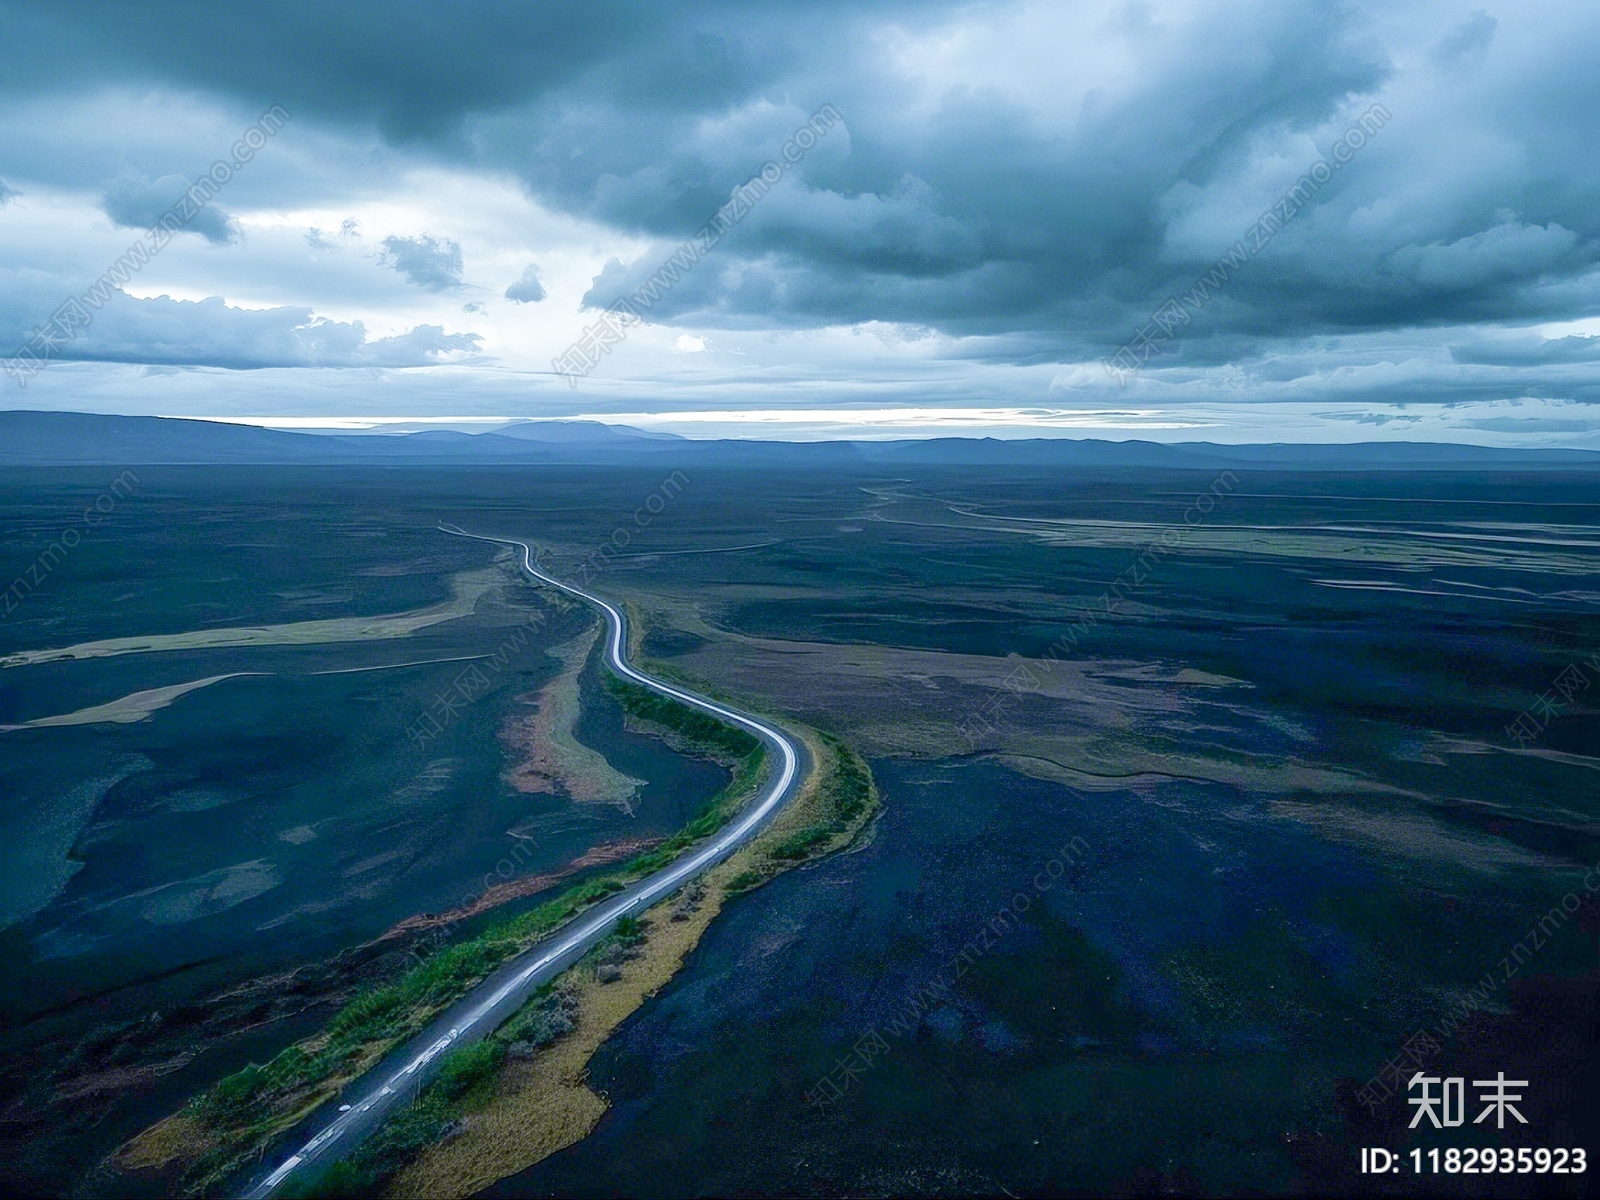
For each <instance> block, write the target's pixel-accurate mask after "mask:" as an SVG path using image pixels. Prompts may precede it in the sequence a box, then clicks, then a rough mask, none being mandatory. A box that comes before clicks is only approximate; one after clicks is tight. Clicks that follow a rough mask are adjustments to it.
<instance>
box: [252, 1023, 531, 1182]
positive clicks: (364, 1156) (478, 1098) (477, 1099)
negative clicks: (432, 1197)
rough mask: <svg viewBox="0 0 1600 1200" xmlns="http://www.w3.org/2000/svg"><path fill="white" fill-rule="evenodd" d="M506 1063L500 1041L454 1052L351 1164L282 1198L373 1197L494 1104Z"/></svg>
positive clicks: (337, 1165)
mask: <svg viewBox="0 0 1600 1200" xmlns="http://www.w3.org/2000/svg"><path fill="white" fill-rule="evenodd" d="M505 1057H506V1047H505V1044H504V1043H503V1042H501V1041H499V1040H498V1039H496V1038H487V1039H485V1040H484V1041H481V1042H474V1043H472V1044H471V1045H470V1046H462V1047H461V1048H459V1049H457V1050H453V1051H451V1052H450V1053H449V1054H448V1055H446V1056H445V1058H444V1059H443V1060H442V1061H441V1063H440V1066H439V1074H438V1075H437V1076H436V1077H435V1078H434V1080H433V1082H432V1083H430V1084H429V1085H428V1086H427V1087H426V1088H424V1089H423V1090H422V1094H421V1095H420V1096H418V1097H417V1102H416V1103H415V1104H413V1105H411V1106H410V1107H408V1108H405V1109H402V1110H401V1111H400V1112H398V1113H396V1114H395V1115H394V1116H393V1117H391V1118H390V1119H389V1120H387V1121H385V1122H384V1123H383V1125H382V1127H381V1128H379V1129H378V1130H377V1132H376V1133H374V1134H373V1135H372V1136H371V1137H370V1138H368V1139H367V1140H366V1141H365V1142H364V1143H362V1145H361V1146H360V1147H359V1148H357V1150H356V1151H355V1153H353V1154H352V1155H351V1156H350V1157H349V1158H347V1159H341V1160H339V1161H337V1162H332V1163H330V1164H328V1166H327V1167H326V1168H324V1169H323V1170H321V1171H319V1172H316V1173H314V1174H312V1175H309V1176H307V1177H306V1178H305V1179H303V1180H301V1181H300V1183H299V1186H298V1188H296V1189H293V1190H291V1189H287V1188H286V1189H285V1190H284V1191H283V1192H281V1193H280V1195H283V1196H297V1197H319V1198H322V1200H331V1198H333V1197H346V1196H351V1197H354V1196H371V1195H374V1194H375V1193H377V1192H378V1191H379V1190H380V1189H381V1187H382V1185H383V1183H384V1181H385V1180H387V1179H389V1178H390V1177H391V1176H392V1175H394V1174H395V1172H397V1171H398V1170H400V1168H401V1167H403V1166H405V1165H406V1164H407V1163H408V1162H410V1161H411V1160H412V1159H413V1158H415V1157H416V1156H417V1155H418V1154H419V1153H421V1152H422V1151H423V1150H426V1149H427V1148H428V1147H429V1146H436V1145H438V1144H439V1143H440V1142H442V1141H443V1140H444V1139H445V1138H447V1137H449V1136H450V1133H451V1131H452V1129H453V1128H454V1127H455V1126H456V1123H457V1122H458V1121H460V1119H461V1118H462V1117H463V1116H465V1115H466V1114H467V1113H469V1112H472V1111H473V1110H474V1109H478V1108H482V1107H483V1106H484V1105H485V1104H487V1103H488V1102H489V1100H490V1099H492V1098H493V1095H494V1086H495V1076H496V1072H498V1071H499V1069H500V1064H501V1063H503V1062H504V1061H505Z"/></svg>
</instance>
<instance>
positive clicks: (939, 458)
mask: <svg viewBox="0 0 1600 1200" xmlns="http://www.w3.org/2000/svg"><path fill="white" fill-rule="evenodd" d="M156 463H172V464H206V463H211V464H223V463H258V464H275V465H290V464H304V465H308V466H310V465H330V466H332V465H341V466H355V465H380V464H383V465H389V464H393V465H402V464H414V465H418V466H444V465H450V464H508V463H567V464H574V465H591V466H604V465H647V464H660V465H664V466H671V467H680V466H681V467H687V466H691V465H704V466H768V467H774V468H781V467H793V468H807V467H829V466H846V465H850V464H860V465H877V466H883V467H893V466H896V465H902V464H903V465H905V466H930V465H946V466H972V467H1069V466H1070V467H1168V468H1188V469H1193V470H1220V469H1223V468H1226V467H1240V468H1257V469H1284V470H1323V471H1351V470H1430V469H1432V470H1447V469H1453V470H1529V469H1539V468H1543V469H1551V468H1555V469H1574V468H1576V469H1600V453H1597V452H1594V451H1589V450H1502V449H1491V448H1486V447H1481V446H1461V445H1454V444H1450V443H1444V442H1358V443H1353V444H1346V445H1294V444H1275V445H1252V446H1224V445H1217V444H1215V443H1212V442H1180V443H1177V444H1174V445H1167V444H1162V443H1159V442H1140V441H1127V442H1110V441H1102V440H1097V439H1092V438H1082V439H1080V438H1026V439H1015V440H1011V439H1000V438H957V437H947V438H926V439H907V440H903V441H886V442H879V441H872V442H865V441H859V442H852V441H828V442H757V441H743V440H692V439H689V438H681V437H677V436H676V435H673V434H665V433H648V432H645V431H642V430H638V429H632V428H629V427H628V426H626V425H607V424H604V423H602V422H599V421H555V420H551V421H526V422H522V423H520V424H515V425H509V426H506V427H504V428H502V429H497V430H495V431H494V432H492V433H458V432H454V431H450V430H430V431H428V432H424V433H408V434H327V433H291V432H287V431H283V430H276V429H261V428H257V427H255V426H250V425H232V424H227V423H224V422H219V421H195V420H183V419H178V418H173V417H115V416H103V415H100V414H96V413H67V412H22V411H12V412H0V466H134V465H139V464H156Z"/></svg>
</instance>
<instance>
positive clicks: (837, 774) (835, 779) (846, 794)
mask: <svg viewBox="0 0 1600 1200" xmlns="http://www.w3.org/2000/svg"><path fill="white" fill-rule="evenodd" d="M818 736H819V737H820V738H821V739H822V743H823V745H824V746H826V747H827V749H828V752H829V753H828V766H827V770H826V772H825V773H824V775H823V777H822V781H821V783H820V784H819V785H818V787H819V788H820V794H819V799H820V802H821V803H820V806H819V807H820V808H821V819H820V820H818V821H816V822H815V823H813V824H811V825H808V826H807V827H806V828H804V829H799V830H796V831H795V832H794V833H791V834H790V835H789V836H788V837H786V838H784V839H783V840H782V841H781V842H779V843H778V844H777V845H776V846H775V847H773V849H772V850H771V852H770V856H771V857H772V858H774V859H778V860H780V861H786V862H794V861H797V860H799V859H804V858H809V857H811V855H812V854H814V853H815V852H816V851H817V849H818V848H819V847H822V846H825V845H827V844H828V843H829V842H831V841H833V839H834V838H836V837H838V836H840V835H841V834H843V833H844V832H845V831H846V830H848V829H849V828H850V826H851V825H852V824H853V823H854V822H855V820H856V819H857V818H858V817H860V816H861V814H862V813H863V812H864V811H866V808H867V805H869V804H870V803H871V802H872V773H871V771H869V770H868V769H867V764H866V762H865V761H864V760H863V759H862V758H861V756H860V755H859V754H857V753H856V752H855V751H854V750H852V749H850V747H849V746H847V745H846V744H845V743H844V742H843V741H841V740H840V739H839V738H836V737H834V736H833V735H832V734H831V733H823V732H821V731H820V730H819V731H818Z"/></svg>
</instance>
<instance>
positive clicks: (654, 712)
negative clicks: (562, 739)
mask: <svg viewBox="0 0 1600 1200" xmlns="http://www.w3.org/2000/svg"><path fill="white" fill-rule="evenodd" d="M606 690H607V691H608V692H610V693H611V694H612V695H613V696H615V697H616V698H617V702H618V703H619V704H621V705H622V711H623V712H625V713H627V714H628V715H629V716H630V717H633V718H635V719H637V720H640V721H648V722H649V723H650V724H652V725H659V726H661V727H662V728H663V729H666V730H668V731H670V732H671V733H674V734H676V735H677V736H678V737H679V738H681V739H682V740H684V741H685V742H687V743H689V745H690V746H691V747H693V748H694V749H696V750H699V751H700V752H701V753H704V754H708V755H710V756H711V757H713V758H720V759H725V760H729V759H731V760H734V761H739V760H742V759H744V758H746V757H747V756H748V755H750V754H751V753H752V752H754V751H756V750H758V749H760V747H761V742H760V739H758V738H757V737H756V736H755V735H754V734H753V733H749V732H747V731H746V730H743V729H739V728H736V727H735V726H733V725H729V724H727V723H726V722H724V721H719V720H718V719H717V718H716V717H713V716H711V715H710V714H708V713H704V712H701V711H700V710H699V709H697V708H690V707H689V706H688V705H687V704H680V703H679V702H678V701H676V700H674V699H672V698H671V697H670V696H663V695H661V694H660V693H659V692H653V691H651V690H650V689H649V688H647V687H643V686H641V685H640V684H637V683H630V682H629V681H628V680H626V679H621V678H618V677H617V676H615V675H607V676H606Z"/></svg>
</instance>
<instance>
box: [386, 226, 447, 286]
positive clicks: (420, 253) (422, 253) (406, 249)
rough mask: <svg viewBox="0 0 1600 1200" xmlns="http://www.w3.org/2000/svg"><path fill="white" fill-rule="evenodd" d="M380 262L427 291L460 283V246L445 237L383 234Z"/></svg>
mask: <svg viewBox="0 0 1600 1200" xmlns="http://www.w3.org/2000/svg"><path fill="white" fill-rule="evenodd" d="M383 249H384V253H385V259H384V265H385V266H388V267H392V268H393V269H394V270H396V271H399V272H400V273H401V274H402V275H404V276H405V277H406V278H407V279H409V280H411V282H412V283H414V284H416V285H417V286H418V287H420V288H426V289H427V290H428V291H430V292H443V291H447V290H449V289H450V288H453V287H460V286H461V247H460V246H458V245H456V244H455V243H454V242H452V241H451V240H450V239H449V238H433V237H428V236H427V235H426V234H424V235H423V236H422V237H386V238H384V239H383Z"/></svg>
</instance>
